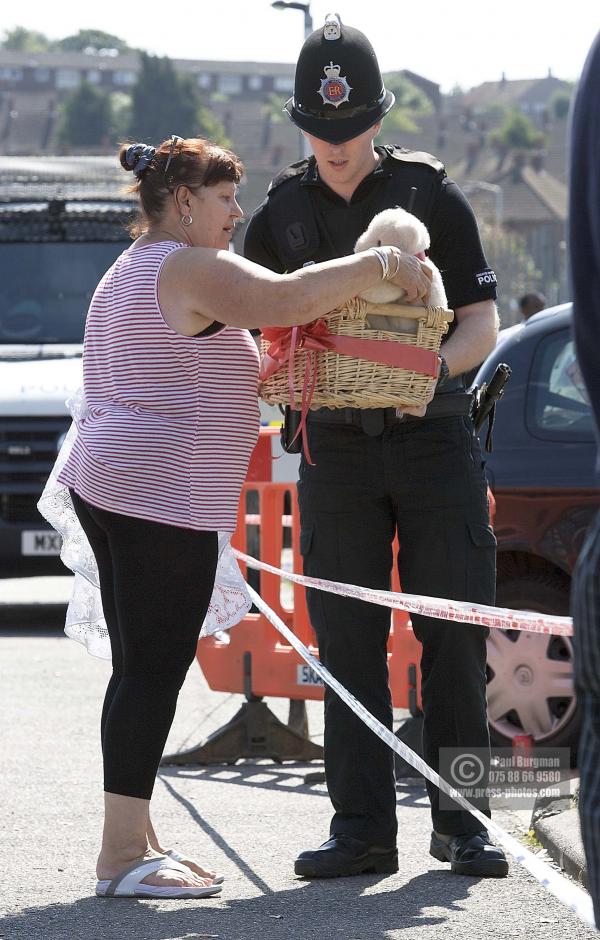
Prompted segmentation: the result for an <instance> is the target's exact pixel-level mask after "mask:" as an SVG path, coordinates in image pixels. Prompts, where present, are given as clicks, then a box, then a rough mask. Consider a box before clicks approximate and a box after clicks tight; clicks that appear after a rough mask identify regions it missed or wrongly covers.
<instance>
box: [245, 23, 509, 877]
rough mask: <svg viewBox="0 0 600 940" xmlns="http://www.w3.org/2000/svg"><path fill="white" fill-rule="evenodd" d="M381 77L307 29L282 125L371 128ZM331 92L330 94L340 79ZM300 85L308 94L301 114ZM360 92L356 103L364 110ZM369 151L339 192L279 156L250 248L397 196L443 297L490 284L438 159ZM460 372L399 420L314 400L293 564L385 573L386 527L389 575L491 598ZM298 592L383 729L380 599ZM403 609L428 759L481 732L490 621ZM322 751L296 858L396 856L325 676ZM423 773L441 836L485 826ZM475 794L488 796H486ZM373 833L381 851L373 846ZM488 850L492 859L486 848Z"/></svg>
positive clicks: (346, 573)
mask: <svg viewBox="0 0 600 940" xmlns="http://www.w3.org/2000/svg"><path fill="white" fill-rule="evenodd" d="M344 41H345V45H344ZM365 48H366V49H367V51H366V53H365ZM369 50H370V52H369ZM371 54H372V62H371V60H370V56H371ZM365 55H366V56H367V65H366V67H365V69H364V70H363V72H362V73H360V69H359V70H358V71H359V73H360V74H358V75H357V70H356V69H354V70H352V63H353V61H354V60H355V59H356V60H357V61H358V62H359V64H361V63H362V64H363V65H364V59H365ZM323 62H325V63H328V62H331V64H332V65H335V66H341V67H340V69H339V70H336V72H337V71H339V74H340V75H341V76H342V77H343V78H344V79H345V81H346V84H348V85H349V86H353V87H354V88H355V89H356V94H354V95H353V94H352V93H351V94H350V95H349V100H348V102H345V103H344V105H342V106H340V110H338V111H336V112H335V114H336V115H338V117H337V118H335V119H333V120H331V121H329V120H327V118H326V116H327V115H328V113H329V112H328V111H326V110H325V111H323V108H324V105H321V106H320V107H319V101H318V100H317V101H316V102H315V101H314V100H313V99H314V98H318V96H317V95H316V94H313V99H310V93H311V90H314V89H315V88H317V89H318V80H319V73H321V72H322V68H323V66H322V63H323ZM373 62H374V63H375V64H374V66H373ZM374 70H376V74H375V75H373V72H374ZM321 77H322V75H321ZM336 77H337V76H336ZM377 81H378V82H379V87H377ZM303 82H304V84H303ZM369 82H370V83H371V85H369ZM373 82H375V85H373ZM381 89H383V85H382V83H381V77H380V75H379V70H378V66H377V63H376V60H375V57H374V53H372V49H371V47H370V45H369V44H368V41H367V40H366V37H364V36H363V34H362V33H359V32H358V31H356V30H350V29H349V28H347V27H345V26H343V27H342V36H341V38H340V39H338V40H337V41H336V40H325V39H323V35H322V32H321V31H317V32H316V33H314V34H313V36H312V37H310V38H309V39H308V40H307V42H306V43H305V46H304V47H303V52H302V53H301V57H300V60H299V62H298V67H297V72H296V93H295V99H294V100H293V101H292V103H288V106H287V107H288V110H290V111H291V113H292V117H293V119H294V120H295V121H296V123H298V124H300V126H302V127H304V128H305V129H307V130H309V131H310V132H311V133H313V134H314V135H315V136H318V137H320V138H324V139H334V140H342V141H343V140H345V139H350V138H352V137H354V136H356V135H357V134H358V133H362V132H363V131H364V130H366V129H367V128H368V127H369V126H372V125H373V124H374V123H376V121H377V120H378V119H379V118H380V117H381V114H382V113H385V110H387V109H388V107H389V106H391V104H390V99H389V92H388V93H386V92H385V90H384V89H383V92H382V91H381ZM334 90H335V89H334ZM337 91H338V94H339V93H340V92H341V93H342V94H344V93H345V88H344V87H343V86H341V88H340V87H338V89H337ZM321 97H324V96H323V95H322V94H321ZM303 99H304V101H306V100H307V99H308V100H309V102H310V103H312V105H313V110H312V112H311V110H310V108H309V107H308V106H307V105H306V104H302V101H303ZM365 99H366V103H367V105H368V108H367V109H366V112H365V108H363V109H362V110H361V108H360V105H361V104H364V103H365ZM294 102H295V104H296V105H297V112H296V111H294V107H295V104H294ZM353 102H354V111H353V112H351V111H350V106H351V105H352V104H353ZM392 102H393V97H392ZM346 105H347V109H348V113H349V118H348V121H349V124H351V125H352V127H350V126H349V127H348V128H346V129H345V130H344V127H345V124H346V122H345V121H344V120H341V119H339V115H340V113H341V108H342V107H344V106H346ZM315 111H316V112H317V113H316V116H315ZM373 115H375V116H374V117H373ZM368 121H370V124H369V123H367V122H368ZM361 122H362V123H361ZM327 135H330V136H327ZM344 135H345V136H344ZM377 152H378V153H379V156H380V163H379V166H378V167H377V168H376V169H375V170H374V171H373V172H372V173H370V174H369V175H368V176H367V177H366V178H365V179H363V181H362V182H361V183H360V185H359V186H358V188H357V189H356V191H355V192H354V194H353V196H352V199H351V201H350V203H349V204H347V203H346V201H345V200H344V199H342V198H341V197H340V196H338V195H337V194H336V193H335V192H333V191H332V190H331V189H330V188H329V187H328V186H327V185H326V184H325V183H324V182H323V180H322V179H321V178H320V177H319V172H318V167H317V165H316V163H315V160H314V158H311V159H310V160H308V161H303V162H301V163H298V164H295V165H294V166H291V167H289V168H288V169H287V170H284V171H283V173H281V174H280V175H279V176H278V177H277V178H276V179H275V180H274V182H273V183H272V184H271V187H270V190H269V194H268V196H267V198H266V199H265V201H264V202H263V204H262V205H261V206H260V207H259V208H258V209H257V210H256V212H255V213H254V215H253V216H252V219H251V221H250V223H249V226H248V231H247V234H246V239H245V246H244V252H245V255H246V257H248V258H250V259H251V260H252V261H255V262H258V263H259V264H262V265H265V266H266V267H269V268H271V269H272V270H274V271H277V272H280V273H283V272H285V271H292V270H295V269H297V268H299V267H301V266H302V265H303V264H305V263H306V262H307V261H316V262H318V261H324V260H327V259H329V258H333V257H339V256H341V255H347V254H350V253H351V252H352V251H353V248H354V244H355V242H356V239H357V238H358V236H359V235H360V234H361V233H362V232H363V231H364V230H365V229H366V227H367V225H368V224H369V222H370V220H371V219H372V217H373V216H374V215H375V214H376V213H377V212H379V211H381V210H382V209H384V208H389V207H390V206H394V205H402V206H404V207H405V208H407V207H409V208H410V209H411V211H412V212H414V213H415V215H417V216H419V217H420V218H421V219H422V221H423V222H424V223H425V224H426V225H427V227H428V229H429V232H430V236H431V250H430V252H429V254H430V257H431V259H432V261H434V262H435V263H436V264H437V266H438V267H439V268H440V270H441V271H442V274H443V278H444V284H445V288H446V292H447V295H448V302H449V306H450V307H451V308H456V307H462V306H465V305H467V304H471V303H475V302H477V301H480V300H487V299H493V298H494V297H495V278H494V277H493V274H492V272H490V270H489V268H488V265H487V263H486V261H485V257H484V255H483V251H482V247H481V243H480V240H479V235H478V232H477V226H476V223H475V220H474V217H473V214H472V211H471V209H470V207H469V205H468V203H467V202H466V200H465V198H464V196H463V195H462V194H461V193H460V191H459V189H458V187H457V186H456V185H455V184H454V183H452V182H451V181H450V180H448V179H447V178H446V175H445V172H444V170H443V167H442V165H441V164H440V163H439V161H438V160H436V159H435V157H432V156H431V155H429V154H424V153H415V152H406V151H403V150H400V149H399V148H395V147H385V148H377ZM415 188H416V189H415ZM462 387H463V383H462V380H461V379H460V378H458V379H452V380H449V381H448V382H446V383H445V385H444V386H443V388H442V389H440V390H439V391H438V392H437V394H436V396H435V398H434V401H433V402H432V403H431V405H430V406H429V409H428V415H427V417H426V418H424V419H420V418H414V419H410V418H408V417H406V418H405V419H403V420H398V419H397V418H396V415H395V412H394V410H393V409H369V410H367V411H358V410H355V409H342V410H339V411H334V410H330V409H320V410H319V411H316V412H314V411H313V412H310V414H309V420H308V435H309V444H310V452H311V455H312V458H313V461H314V466H311V465H309V464H308V463H307V462H306V460H304V459H302V461H301V468H300V482H299V485H298V492H299V501H300V512H301V523H302V532H301V550H302V554H303V557H304V570H305V573H306V574H308V575H311V576H318V577H322V578H329V579H331V580H334V581H345V582H350V583H353V584H361V585H366V586H369V587H372V588H380V589H389V586H390V573H391V564H392V554H391V545H392V541H393V538H394V535H395V533H396V530H397V531H398V535H399V541H400V546H401V547H400V561H399V565H400V574H401V581H402V587H403V590H405V591H407V592H409V593H414V594H425V595H433V596H439V597H448V598H454V599H457V600H470V601H473V602H479V603H484V604H493V603H494V592H495V539H494V535H493V533H492V531H491V529H490V527H489V520H488V503H487V490H486V482H485V478H484V474H483V464H482V457H481V452H480V448H479V443H478V440H477V438H476V436H475V435H474V432H473V425H472V421H471V418H470V417H469V416H468V415H467V414H466V411H467V407H466V406H465V402H468V398H469V396H467V395H466V394H465V393H464V391H463V392H462V393H461V389H462ZM436 415H437V416H436ZM308 605H309V612H310V616H311V621H312V624H313V626H314V628H315V631H316V633H317V637H318V641H319V651H320V656H321V660H322V661H323V662H324V664H325V665H326V666H327V667H328V668H329V669H330V670H331V672H332V673H333V674H334V675H335V676H336V678H337V679H338V680H339V681H340V682H342V683H343V684H344V685H345V686H346V687H347V688H348V689H349V690H350V691H351V692H352V693H353V694H354V695H355V696H356V697H357V698H358V699H359V700H360V701H361V702H362V703H363V704H364V705H365V706H366V707H367V708H368V709H369V710H370V711H371V712H372V713H373V714H374V715H375V716H376V717H377V718H379V719H380V720H381V721H382V722H383V723H384V724H385V725H387V727H390V728H391V726H392V707H391V699H390V693H389V687H388V675H387V658H386V643H387V639H388V633H389V627H390V612H389V610H387V609H386V608H384V607H378V606H375V605H370V604H365V603H363V602H361V601H355V600H351V599H347V598H341V597H337V596H335V595H332V594H329V593H325V592H321V591H312V590H311V591H309V592H308ZM412 620H413V626H414V630H415V634H416V636H417V638H418V639H419V640H420V641H421V642H422V644H423V654H422V662H421V671H422V699H423V707H424V713H425V720H424V729H425V730H424V756H425V759H426V760H427V762H428V763H429V764H430V766H432V767H434V768H437V766H438V749H439V748H440V747H464V748H465V749H473V748H484V749H485V748H488V747H489V738H488V729H487V712H486V697H485V691H486V675H485V661H486V631H485V630H483V629H481V628H477V627H473V626H470V625H465V624H457V623H452V622H443V621H440V620H436V619H433V618H427V617H422V616H414V617H413V618H412ZM325 767H326V776H327V784H328V789H329V794H330V797H331V800H332V803H333V805H334V808H335V815H334V817H333V819H332V823H331V834H332V835H333V836H337V837H338V839H337V840H334V842H333V843H331V844H329V843H328V844H326V846H325V847H323V849H322V850H318V851H317V852H312V853H303V855H302V856H301V857H300V859H299V860H298V862H297V865H296V871H297V872H298V873H299V874H305V875H309V876H310V875H317V876H319V875H323V874H330V873H333V874H340V873H344V874H350V873H358V872H359V871H365V870H369V867H370V870H373V869H375V870H378V871H394V870H396V867H397V861H396V858H397V857H396V854H395V848H394V847H395V841H396V831H397V823H396V794H395V784H394V770H393V753H392V751H391V750H390V749H389V748H388V747H387V746H386V745H385V744H383V743H382V742H381V741H380V740H379V739H378V738H377V737H376V736H375V735H373V733H372V732H371V731H369V730H368V729H367V728H366V727H365V725H363V724H362V722H361V721H360V720H359V719H358V718H356V717H355V716H354V715H353V713H352V712H351V711H350V710H349V709H348V708H347V707H346V706H345V705H344V704H343V703H342V702H341V701H340V700H339V699H338V698H337V696H336V695H335V694H333V693H331V692H330V691H329V690H328V689H326V693H325ZM428 789H429V796H430V800H431V804H432V816H433V826H434V829H435V830H436V831H437V832H439V833H444V834H447V835H452V836H455V835H459V834H461V835H462V834H469V835H472V834H473V833H475V832H478V831H480V830H481V828H482V827H481V824H480V823H479V822H478V821H477V820H476V819H474V817H472V816H471V815H469V814H467V813H465V812H463V811H461V810H460V809H459V808H458V807H457V808H456V809H455V810H440V809H439V792H438V790H437V789H436V788H435V787H433V786H429V787H428ZM476 802H478V805H479V807H480V808H481V809H482V810H483V811H484V812H486V813H488V812H489V810H488V805H487V802H486V801H485V800H480V801H476ZM339 837H342V838H341V841H340V838H339ZM344 840H346V842H345V843H344ZM353 840H359V841H358V842H354V841H353ZM342 843H343V845H342ZM361 844H362V847H363V848H366V850H367V851H366V856H365V855H364V852H363V854H361ZM340 845H342V849H343V851H342V849H340ZM375 846H377V847H381V848H383V849H385V850H387V851H383V852H379V853H378V854H377V853H375V854H374V853H373V852H371V853H369V851H368V850H369V848H371V849H372V848H373V847H375ZM323 850H324V851H323ZM346 850H347V851H348V852H349V855H350V857H352V858H354V859H358V863H357V864H356V865H355V866H354V868H352V865H350V866H349V867H348V866H346V867H344V865H342V868H341V870H338V869H336V865H338V864H339V858H340V851H342V856H343V855H344V852H345V851H346ZM495 851H496V853H497V856H499V857H500V859H501V860H503V856H502V853H501V852H500V850H495ZM319 852H321V854H320V855H319ZM488 852H489V849H488ZM493 854H494V851H492V855H493ZM329 857H331V859H333V869H332V870H330V869H331V864H330V863H329V862H328V861H327V858H329ZM365 858H366V861H365ZM307 860H308V862H307ZM503 864H504V866H505V865H506V863H505V861H504V862H503ZM455 870H460V868H459V869H455ZM479 873H481V874H483V873H485V872H483V871H481V872H479ZM490 873H491V872H490ZM496 873H505V872H496Z"/></svg>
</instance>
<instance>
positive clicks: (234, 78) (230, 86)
mask: <svg viewBox="0 0 600 940" xmlns="http://www.w3.org/2000/svg"><path fill="white" fill-rule="evenodd" d="M219 91H220V92H222V93H223V94H224V95H239V94H240V92H241V91H242V76H241V75H219Z"/></svg>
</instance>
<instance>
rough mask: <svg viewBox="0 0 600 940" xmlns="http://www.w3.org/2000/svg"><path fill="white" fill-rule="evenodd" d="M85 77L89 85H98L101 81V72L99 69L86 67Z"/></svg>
mask: <svg viewBox="0 0 600 940" xmlns="http://www.w3.org/2000/svg"><path fill="white" fill-rule="evenodd" d="M85 77H86V80H87V81H88V82H89V83H90V85H99V84H100V82H101V81H102V72H101V71H100V69H88V70H87V72H86V75H85Z"/></svg>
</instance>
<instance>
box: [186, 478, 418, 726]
mask: <svg viewBox="0 0 600 940" xmlns="http://www.w3.org/2000/svg"><path fill="white" fill-rule="evenodd" d="M299 543H300V519H299V512H298V502H297V498H296V487H295V485H294V484H293V483H272V482H248V483H246V484H245V485H244V488H243V491H242V498H241V500H240V510H239V515H238V526H237V530H236V533H235V535H234V538H233V539H232V544H233V545H234V547H235V548H239V549H240V550H241V551H243V552H245V553H246V554H248V555H252V556H253V557H255V558H257V559H258V560H260V561H263V562H265V563H267V564H269V565H273V566H275V567H277V568H285V567H286V565H289V566H290V567H291V570H293V571H295V572H301V571H302V558H301V555H300V546H299ZM245 569H246V566H245V565H242V570H243V573H244V576H245V577H246V578H247V579H249V581H250V583H253V586H254V587H255V589H256V590H257V591H258V593H259V594H260V595H261V597H262V598H263V599H264V600H265V602H266V603H267V604H268V605H269V607H271V608H272V610H274V611H275V613H276V614H278V616H279V617H281V619H282V620H283V621H284V622H285V623H286V624H287V626H288V627H289V628H290V629H291V630H292V631H293V632H294V633H295V634H296V636H298V638H299V639H300V640H302V642H303V643H304V644H305V645H306V646H308V647H309V648H310V649H311V652H313V653H314V655H315V656H318V650H317V645H316V639H315V635H314V632H313V629H312V627H311V624H310V619H309V616H308V610H307V607H306V596H305V591H304V588H303V587H302V586H301V585H297V584H293V585H292V584H291V583H290V582H286V581H285V580H282V579H280V578H279V577H278V576H277V575H274V574H271V573H269V572H264V571H261V572H260V573H258V575H257V573H256V572H254V571H247V570H245ZM392 588H393V590H399V589H400V585H399V580H398V575H397V571H396V569H395V568H394V575H393V578H392ZM392 617H393V619H392V631H391V634H390V642H389V647H388V666H389V672H390V688H391V691H392V701H393V704H394V706H395V707H396V708H410V709H411V712H412V713H415V712H416V709H417V708H419V707H420V678H419V675H420V670H419V660H420V650H421V647H420V644H419V643H418V641H417V640H416V639H415V636H414V633H413V631H412V627H411V625H410V619H409V617H408V615H407V614H405V613H404V612H403V611H396V610H395V611H393V615H392ZM197 658H198V662H199V664H200V667H201V669H202V671H203V673H204V675H205V677H206V680H207V682H208V684H209V686H210V687H211V689H214V690H215V691H222V692H243V693H245V694H246V695H247V696H250V695H252V696H258V697H262V696H276V697H277V696H279V697H282V698H287V699H295V700H298V699H322V698H323V685H322V682H321V680H320V679H319V677H318V676H317V675H315V673H314V671H313V670H312V669H311V668H310V666H309V665H308V664H307V663H305V662H304V660H303V659H302V658H301V657H300V655H299V654H298V653H297V652H296V651H295V650H294V649H293V648H292V647H291V646H289V645H288V644H286V643H285V642H284V641H283V640H282V638H281V635H280V634H279V633H278V632H277V630H276V629H275V628H274V627H273V626H272V625H271V624H270V623H269V621H268V620H267V619H266V618H265V617H264V616H263V615H262V614H260V613H248V614H247V615H246V616H245V617H244V619H243V620H242V621H241V623H239V624H238V625H237V626H236V627H234V628H233V629H232V630H230V631H229V633H228V635H227V639H226V640H225V641H223V640H222V639H219V638H218V637H205V638H203V639H202V640H200V641H199V643H198V653H197Z"/></svg>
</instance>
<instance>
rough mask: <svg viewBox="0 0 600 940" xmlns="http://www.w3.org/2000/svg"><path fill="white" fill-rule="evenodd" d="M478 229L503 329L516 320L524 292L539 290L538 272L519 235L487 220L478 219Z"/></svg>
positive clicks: (540, 280) (539, 277) (539, 276)
mask: <svg viewBox="0 0 600 940" xmlns="http://www.w3.org/2000/svg"><path fill="white" fill-rule="evenodd" d="M479 230H480V233H481V240H482V242H483V246H484V249H485V254H486V258H487V260H488V262H489V265H490V267H491V268H492V269H493V270H494V271H495V272H496V277H497V278H498V313H499V315H500V327H501V328H502V329H503V328H504V327H506V326H511V325H512V324H513V323H518V322H519V320H520V314H519V310H518V307H517V299H518V298H519V297H521V296H522V295H523V294H526V293H527V292H528V291H532V290H540V289H541V288H542V283H541V282H542V275H541V273H540V271H538V269H537V268H536V266H535V262H534V260H533V258H532V257H531V255H530V254H529V252H528V250H527V245H526V242H525V239H524V238H523V236H522V235H519V234H518V233H517V232H511V231H510V230H509V229H506V228H503V227H502V226H499V225H492V224H490V223H488V222H480V225H479Z"/></svg>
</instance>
